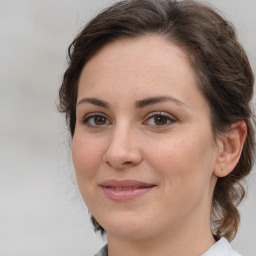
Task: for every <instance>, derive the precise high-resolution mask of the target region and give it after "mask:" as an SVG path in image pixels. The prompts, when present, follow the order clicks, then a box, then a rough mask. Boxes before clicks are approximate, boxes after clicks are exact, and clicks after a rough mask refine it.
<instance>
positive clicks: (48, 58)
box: [0, 0, 256, 256]
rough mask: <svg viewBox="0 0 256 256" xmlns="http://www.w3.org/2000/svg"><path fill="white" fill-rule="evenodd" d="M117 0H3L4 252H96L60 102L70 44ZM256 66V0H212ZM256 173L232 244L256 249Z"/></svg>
mask: <svg viewBox="0 0 256 256" xmlns="http://www.w3.org/2000/svg"><path fill="white" fill-rule="evenodd" d="M113 2H115V1H110V0H105V1H104V0H93V1H91V0H73V1H71V0H44V1H39V0H22V1H20V0H0V63H1V68H0V79H1V80H0V114H1V117H0V129H1V133H0V256H17V255H19V256H32V255H37V256H71V255H76V256H86V255H88V256H90V255H92V254H93V252H95V251H97V250H98V248H99V247H101V245H102V244H104V241H102V240H101V239H100V238H99V237H98V235H95V234H94V233H93V230H92V227H91V225H90V222H89V219H88V215H87V210H86V208H85V206H84V205H83V202H82V200H81V199H80V196H79V193H78V192H77V191H76V186H75V185H74V183H73V180H74V177H73V168H72V163H71V160H70V150H69V142H68V139H67V137H68V133H67V130H66V128H65V125H64V120H63V117H62V116H60V114H58V112H57V111H56V107H55V102H56V101H57V90H58V87H59V85H60V83H61V79H62V74H63V72H64V70H65V67H66V50H67V47H68V45H69V43H70V42H71V41H72V39H73V38H74V36H75V35H76V34H77V32H78V31H79V29H80V28H81V26H82V25H83V24H84V22H85V21H86V20H88V19H89V18H91V17H93V15H94V14H95V13H96V12H97V11H99V10H100V9H102V8H103V7H106V6H107V5H109V4H111V3H113ZM210 2H211V3H212V4H213V5H215V6H217V7H218V8H220V9H221V10H222V12H223V13H224V14H226V16H227V17H228V18H230V19H231V20H232V21H233V23H234V24H235V26H236V27H237V30H238V32H239V37H240V40H241V42H242V43H243V45H244V46H245V48H246V50H247V52H248V54H249V57H250V59H251V61H252V64H253V67H254V70H255V67H256V33H255V25H256V17H255V9H256V2H255V1H251V0H243V1H241V0H236V1H235V0H232V1H231V0H226V1H222V0H212V1H210ZM255 184H256V174H255V172H254V174H252V175H251V176H250V179H249V191H250V193H249V197H248V199H247V200H246V202H245V203H244V204H242V206H241V207H240V209H241V215H242V223H241V227H240V230H239V233H238V235H237V238H236V239H235V240H234V242H233V245H234V247H235V248H237V250H239V251H240V252H241V253H243V254H244V255H247V256H255V255H256V254H255V251H256V244H255V241H256V235H255V230H256V221H255V216H256V204H255V198H256V185H255Z"/></svg>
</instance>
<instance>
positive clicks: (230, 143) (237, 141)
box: [213, 121, 247, 177]
mask: <svg viewBox="0 0 256 256" xmlns="http://www.w3.org/2000/svg"><path fill="white" fill-rule="evenodd" d="M246 134H247V126H246V123H245V122H244V121H240V122H236V123H233V124H232V125H231V127H230V129H229V130H228V131H227V132H225V133H224V134H223V135H222V136H221V138H220V140H219V143H218V144H219V145H218V149H219V151H218V156H217V160H216V165H215V169H214V172H213V173H214V175H215V176H217V177H225V176H227V175H228V174H229V173H231V172H232V171H233V169H234V168H235V167H236V165H237V163H238V161H239V159H240V156H241V153H242V150H243V146H244V142H245V139H246Z"/></svg>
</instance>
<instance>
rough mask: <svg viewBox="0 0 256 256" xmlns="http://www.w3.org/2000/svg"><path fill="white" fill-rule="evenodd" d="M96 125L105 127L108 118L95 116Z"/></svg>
mask: <svg viewBox="0 0 256 256" xmlns="http://www.w3.org/2000/svg"><path fill="white" fill-rule="evenodd" d="M94 123H95V124H96V125H104V124H106V117H103V116H95V117H94Z"/></svg>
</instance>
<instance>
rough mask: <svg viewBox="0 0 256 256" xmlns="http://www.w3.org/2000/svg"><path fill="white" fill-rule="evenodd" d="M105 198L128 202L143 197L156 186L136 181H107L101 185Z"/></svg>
mask: <svg viewBox="0 0 256 256" xmlns="http://www.w3.org/2000/svg"><path fill="white" fill-rule="evenodd" d="M100 186H101V187H102V189H103V192H104V194H105V196H107V197H108V198H109V199H111V200H114V201H119V202H122V201H128V200H133V199H136V198H139V197H141V196H142V195H144V194H146V193H148V192H149V191H151V190H152V189H153V188H154V187H156V185H153V184H148V183H145V182H140V181H136V180H123V181H117V180H107V181H105V182H103V183H102V184H100Z"/></svg>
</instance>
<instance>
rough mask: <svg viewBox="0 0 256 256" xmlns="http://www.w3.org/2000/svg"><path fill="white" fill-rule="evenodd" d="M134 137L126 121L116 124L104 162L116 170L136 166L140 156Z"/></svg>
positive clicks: (133, 131)
mask: <svg viewBox="0 0 256 256" xmlns="http://www.w3.org/2000/svg"><path fill="white" fill-rule="evenodd" d="M135 137H136V136H135V130H134V128H133V127H132V125H130V124H129V123H128V122H127V121H123V122H120V123H117V124H116V125H115V127H114V128H113V130H112V134H111V136H110V141H109V144H108V148H107V150H106V152H105V155H104V161H105V162H107V163H108V164H109V165H111V166H113V167H114V168H117V169H123V168H125V167H126V166H131V165H135V164H138V163H139V162H140V161H141V154H140V150H139V148H138V144H137V142H136V141H135Z"/></svg>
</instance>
